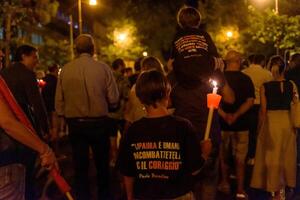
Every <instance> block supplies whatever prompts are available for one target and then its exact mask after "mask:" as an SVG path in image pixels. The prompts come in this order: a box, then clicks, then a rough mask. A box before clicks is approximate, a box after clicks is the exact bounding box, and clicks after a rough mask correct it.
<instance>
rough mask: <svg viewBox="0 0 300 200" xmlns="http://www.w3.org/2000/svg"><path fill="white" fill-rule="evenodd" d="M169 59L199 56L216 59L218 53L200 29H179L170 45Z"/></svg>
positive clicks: (204, 32) (205, 33) (208, 36)
mask: <svg viewBox="0 0 300 200" xmlns="http://www.w3.org/2000/svg"><path fill="white" fill-rule="evenodd" d="M172 45H173V46H172V50H171V58H174V59H176V58H177V57H179V56H180V57H183V58H190V57H201V56H204V57H206V56H208V55H210V56H215V57H218V52H217V48H216V46H215V44H214V43H213V41H212V39H211V37H210V35H209V34H208V33H207V32H206V31H203V30H201V29H195V28H187V29H180V30H179V31H178V32H177V33H176V35H175V39H174V41H173V44H172Z"/></svg>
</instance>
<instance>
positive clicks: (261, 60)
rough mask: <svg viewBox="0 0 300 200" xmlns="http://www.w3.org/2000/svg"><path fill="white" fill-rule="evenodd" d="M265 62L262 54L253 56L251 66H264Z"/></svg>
mask: <svg viewBox="0 0 300 200" xmlns="http://www.w3.org/2000/svg"><path fill="white" fill-rule="evenodd" d="M265 62H266V57H265V56H264V55H262V54H255V55H254V57H253V62H252V63H253V64H256V65H261V66H264V65H265Z"/></svg>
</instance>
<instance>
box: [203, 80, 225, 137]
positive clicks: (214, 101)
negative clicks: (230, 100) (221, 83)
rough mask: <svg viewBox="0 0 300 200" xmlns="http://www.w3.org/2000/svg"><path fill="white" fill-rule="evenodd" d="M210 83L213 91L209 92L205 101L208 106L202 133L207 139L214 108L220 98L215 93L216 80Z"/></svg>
mask: <svg viewBox="0 0 300 200" xmlns="http://www.w3.org/2000/svg"><path fill="white" fill-rule="evenodd" d="M211 83H212V85H213V91H212V93H211V94H208V95H207V102H208V104H207V105H208V106H209V112H208V118H207V124H206V129H205V134H204V140H207V139H208V138H209V133H210V128H211V123H212V118H213V113H214V108H217V107H218V104H219V102H220V100H221V96H220V95H218V94H217V92H218V87H217V86H218V83H217V81H215V80H213V81H212V82H211ZM209 101H212V102H209Z"/></svg>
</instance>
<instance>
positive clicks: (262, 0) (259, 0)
mask: <svg viewBox="0 0 300 200" xmlns="http://www.w3.org/2000/svg"><path fill="white" fill-rule="evenodd" d="M278 1H279V0H275V13H276V14H279V6H278ZM256 2H257V3H264V2H266V0H256Z"/></svg>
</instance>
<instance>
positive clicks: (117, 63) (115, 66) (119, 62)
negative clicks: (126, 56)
mask: <svg viewBox="0 0 300 200" xmlns="http://www.w3.org/2000/svg"><path fill="white" fill-rule="evenodd" d="M111 66H112V68H113V69H114V70H117V69H118V68H119V67H120V66H123V67H125V62H124V60H122V59H121V58H117V59H116V60H114V61H113V63H112V64H111Z"/></svg>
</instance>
